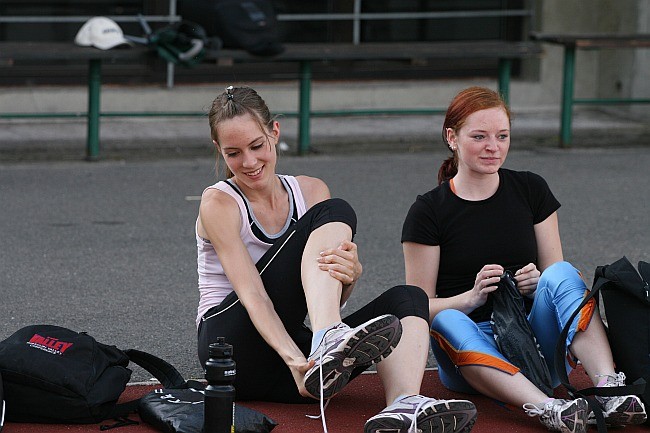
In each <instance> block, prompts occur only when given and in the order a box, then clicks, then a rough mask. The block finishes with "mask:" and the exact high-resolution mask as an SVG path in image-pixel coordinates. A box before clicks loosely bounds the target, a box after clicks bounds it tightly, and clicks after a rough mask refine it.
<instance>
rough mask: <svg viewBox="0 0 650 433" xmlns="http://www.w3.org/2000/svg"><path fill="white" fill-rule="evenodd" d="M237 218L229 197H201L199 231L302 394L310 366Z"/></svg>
mask: <svg viewBox="0 0 650 433" xmlns="http://www.w3.org/2000/svg"><path fill="white" fill-rule="evenodd" d="M240 218H241V217H240V214H239V208H238V206H237V204H236V202H235V201H234V199H233V198H232V197H230V196H228V195H227V194H225V193H223V192H221V191H218V190H214V189H209V190H207V191H206V192H205V193H204V194H203V197H202V199H201V205H200V210H199V223H200V228H201V231H202V232H203V233H205V236H206V238H207V239H209V240H210V242H211V243H212V245H213V247H214V249H215V251H216V252H217V254H218V256H219V259H220V260H221V264H222V266H223V269H224V271H225V273H226V275H227V276H228V279H229V280H230V282H231V284H232V286H233V288H234V290H235V292H236V293H237V296H238V297H239V300H240V302H241V303H242V305H243V306H244V308H246V311H247V312H248V315H249V317H250V318H251V321H252V322H253V324H254V325H255V328H256V329H257V331H258V332H259V333H260V335H261V336H262V338H264V341H266V343H267V344H268V345H269V346H271V347H272V348H273V349H274V350H275V351H276V352H277V353H278V354H279V355H280V357H281V358H282V359H283V360H284V362H285V363H286V364H287V366H288V367H289V368H290V369H291V372H292V374H293V376H294V380H295V381H296V384H297V385H298V387H299V391H300V393H301V394H303V393H304V392H306V391H305V390H304V389H300V388H302V376H304V374H305V372H306V371H307V370H308V368H309V365H308V363H307V360H306V359H305V356H304V355H303V353H302V352H301V351H300V349H299V348H298V346H297V345H296V343H295V342H294V341H293V339H292V338H291V337H290V336H289V334H288V333H287V331H286V329H285V328H284V325H283V324H282V321H281V320H280V318H279V317H278V315H277V312H276V311H275V309H274V307H273V303H272V302H271V300H270V298H269V297H268V294H267V292H266V289H265V288H264V284H263V283H262V279H261V278H260V275H259V272H258V271H257V268H256V267H255V264H254V263H253V260H252V258H251V256H250V254H249V253H248V250H247V249H246V246H245V245H244V243H243V242H242V240H241V238H240V236H239V231H240V228H241V227H240V226H241V220H240ZM303 395H306V394H303Z"/></svg>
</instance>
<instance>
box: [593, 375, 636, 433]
mask: <svg viewBox="0 0 650 433" xmlns="http://www.w3.org/2000/svg"><path fill="white" fill-rule="evenodd" d="M603 376H606V377H607V382H606V383H605V384H604V385H603V387H608V388H609V387H615V386H625V374H623V373H622V372H621V373H618V374H616V375H613V376H612V375H609V374H608V375H603ZM596 400H597V401H598V403H600V407H601V409H602V410H603V416H604V417H605V423H607V425H610V426H622V425H626V424H642V423H644V422H645V420H646V419H647V415H646V412H645V406H644V405H643V402H642V401H641V399H640V398H639V397H637V396H636V395H617V396H612V397H601V396H598V395H597V396H596ZM587 422H588V423H589V424H596V416H595V415H594V413H593V412H590V413H589V419H588V420H587Z"/></svg>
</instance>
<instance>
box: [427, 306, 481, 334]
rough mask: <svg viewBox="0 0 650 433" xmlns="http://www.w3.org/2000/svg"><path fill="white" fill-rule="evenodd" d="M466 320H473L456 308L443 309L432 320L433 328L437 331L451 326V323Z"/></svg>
mask: <svg viewBox="0 0 650 433" xmlns="http://www.w3.org/2000/svg"><path fill="white" fill-rule="evenodd" d="M465 320H470V321H471V319H470V318H469V317H468V316H467V315H466V314H465V313H463V312H461V311H458V310H454V309H448V310H442V311H440V312H438V314H436V316H435V317H434V318H433V320H432V321H431V329H432V330H433V331H436V332H441V331H442V330H443V329H445V328H447V327H449V324H450V323H460V322H463V321H465ZM472 323H474V322H472Z"/></svg>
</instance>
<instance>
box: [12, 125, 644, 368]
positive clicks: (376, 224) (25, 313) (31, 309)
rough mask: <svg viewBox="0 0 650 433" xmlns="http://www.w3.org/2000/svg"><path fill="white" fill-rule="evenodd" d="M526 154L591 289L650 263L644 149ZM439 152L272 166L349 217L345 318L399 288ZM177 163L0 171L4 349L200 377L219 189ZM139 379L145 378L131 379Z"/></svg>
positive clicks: (58, 164)
mask: <svg viewBox="0 0 650 433" xmlns="http://www.w3.org/2000/svg"><path fill="white" fill-rule="evenodd" d="M412 121H413V122H415V120H412ZM373 122H374V121H373ZM340 123H343V122H340ZM397 124H398V122H395V123H393V122H391V123H390V124H389V125H388V127H390V128H393V127H396V125H397ZM400 125H401V126H400V129H401V130H402V131H407V130H408V129H407V128H408V126H407V127H406V128H405V127H404V125H402V124H400ZM407 125H408V124H407ZM384 126H385V127H386V124H385V125H384ZM364 128H365V127H364V126H363V125H360V124H359V125H358V127H357V128H352V129H353V130H354V131H357V132H362V131H365V129H364ZM370 129H373V128H370ZM437 129H438V128H437V127H436V128H435V130H437ZM32 132H33V133H34V134H35V135H39V134H40V136H41V137H45V138H49V137H50V136H51V135H52V134H51V132H52V131H47V130H44V129H41V130H40V132H39V133H38V134H36V132H35V131H32ZM601 133H602V130H599V131H597V132H595V133H594V135H598V134H601ZM387 134H388V133H387ZM601 135H602V134H601ZM437 136H438V135H437V132H436V133H435V137H437ZM608 137H609V139H611V140H615V138H616V137H613V136H611V135H608ZM319 139H320V138H319ZM433 141H434V140H430V142H433ZM524 141H525V140H520V139H517V138H516V139H514V142H513V147H512V150H511V152H510V155H509V157H508V161H507V162H506V167H509V168H514V169H526V170H532V171H535V172H537V173H540V174H541V175H543V176H544V177H545V178H546V179H547V180H548V182H549V184H550V186H551V188H552V189H553V191H554V192H555V194H556V196H557V197H558V199H559V200H560V202H561V203H562V204H563V206H562V208H561V209H560V226H561V234H562V237H563V243H564V254H565V257H566V258H567V259H568V260H570V261H572V262H573V263H574V264H575V265H576V266H577V267H578V268H579V269H581V270H582V271H583V272H584V274H585V276H586V278H587V279H588V280H589V281H590V280H591V278H592V276H593V271H594V269H595V267H596V266H597V265H602V264H606V263H611V262H612V261H614V260H617V259H618V258H620V257H621V256H622V255H627V256H628V257H629V258H630V259H631V260H632V261H633V262H636V261H638V260H644V261H650V250H649V249H648V245H650V230H649V229H648V227H649V223H650V217H649V215H650V212H649V211H650V205H649V202H648V200H647V198H646V196H647V191H648V190H650V174H649V171H648V167H650V147H648V146H637V147H627V146H623V145H622V144H623V143H624V142H622V141H619V142H616V143H615V144H616V145H615V146H610V147H591V146H581V147H579V148H574V149H557V148H555V147H553V146H543V145H540V146H537V147H534V146H527V145H523V142H524ZM436 142H437V141H436ZM520 143H522V145H520ZM625 144H631V143H625ZM441 148H442V145H436V146H435V150H434V146H433V145H431V148H425V149H424V150H421V149H420V148H419V147H418V148H416V147H410V146H402V145H400V143H399V142H398V141H395V142H394V146H392V147H390V149H391V150H392V152H373V151H369V150H368V148H367V147H363V146H359V147H358V148H357V150H364V151H363V152H353V153H349V152H342V151H335V150H334V151H332V150H331V149H328V151H323V152H322V153H321V154H319V155H310V156H307V157H295V156H291V155H285V156H283V157H282V158H281V162H280V167H279V171H281V172H285V173H290V174H301V173H305V174H310V175H313V176H317V177H321V178H323V179H324V180H325V181H326V182H327V183H328V184H329V185H330V188H331V190H332V192H333V194H334V195H335V196H339V197H342V198H345V199H346V200H348V201H349V202H350V203H351V204H352V205H353V206H354V207H355V209H356V210H357V212H358V216H359V230H358V235H357V238H356V241H357V243H358V245H359V248H360V257H361V260H362V262H363V264H364V275H363V277H362V280H361V281H360V282H359V284H358V287H357V289H356V292H355V294H353V297H352V299H351V301H350V303H349V307H348V308H349V310H348V311H350V312H351V311H354V310H355V309H356V308H358V307H359V306H360V305H361V304H363V303H364V302H366V301H368V300H369V299H370V298H372V297H373V296H375V295H376V294H377V293H378V292H381V291H383V290H385V289H386V288H388V287H390V286H392V285H394V284H398V283H401V282H402V281H403V265H402V255H401V245H400V242H399V239H400V231H401V224H402V221H403V218H404V216H405V214H406V211H407V209H408V207H409V206H410V204H411V203H412V202H413V200H414V199H415V197H416V195H417V194H418V193H422V192H425V191H427V190H429V189H430V188H432V187H433V186H434V183H435V173H436V171H437V168H438V166H439V164H440V162H441V160H442V159H443V158H444V157H446V153H444V152H443V151H442V149H441ZM418 149H419V150H420V151H415V150H418ZM145 153H146V152H145ZM179 153H180V155H181V157H176V158H171V159H169V158H168V159H155V160H154V159H147V158H143V157H138V158H136V157H135V156H134V157H131V158H129V157H126V158H124V157H122V158H121V159H116V160H106V161H101V162H97V163H87V162H83V161H81V160H76V161H61V160H60V159H61V158H55V159H57V160H51V159H50V160H49V161H40V162H35V161H16V160H15V159H12V160H11V161H9V160H8V159H6V160H4V161H2V162H0V233H2V235H1V236H0V238H1V239H2V241H1V245H2V247H1V249H0V299H2V302H1V303H0V338H5V337H7V336H8V335H10V334H11V333H12V332H13V331H15V330H17V329H19V328H20V327H22V326H25V325H29V324H34V323H52V324H57V325H61V326H66V327H70V328H72V329H75V330H79V331H81V330H83V331H87V332H89V333H90V334H91V335H93V336H95V337H96V338H97V339H99V340H100V341H103V342H106V343H111V344H115V345H117V346H119V347H123V348H128V347H135V348H139V349H142V350H146V351H149V352H152V353H154V354H157V355H159V356H161V357H163V358H165V359H167V360H169V361H170V362H171V363H172V364H174V365H175V366H176V367H178V369H179V370H180V371H181V372H182V373H183V375H184V376H186V377H188V378H199V377H201V376H202V372H201V369H200V367H199V365H198V362H197V360H196V344H195V328H194V318H195V313H196V305H197V299H198V291H197V288H196V251H195V241H194V233H193V226H194V222H195V218H196V212H197V207H198V201H197V197H198V196H199V195H200V194H201V191H202V190H203V188H204V187H205V186H206V185H208V184H210V183H212V182H214V180H215V171H214V160H213V158H212V156H211V151H210V150H209V149H207V150H205V149H204V152H199V154H198V155H191V156H190V155H185V153H184V152H179ZM138 155H140V156H142V153H140V154H138ZM235 350H237V349H236V347H235ZM262 361H263V360H260V362H262ZM147 378H148V375H146V374H144V373H143V372H141V371H136V373H135V374H134V376H133V380H134V381H140V380H144V379H147Z"/></svg>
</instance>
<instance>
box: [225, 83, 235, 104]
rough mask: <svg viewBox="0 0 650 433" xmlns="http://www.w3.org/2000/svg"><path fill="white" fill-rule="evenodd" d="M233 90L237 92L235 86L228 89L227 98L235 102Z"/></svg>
mask: <svg viewBox="0 0 650 433" xmlns="http://www.w3.org/2000/svg"><path fill="white" fill-rule="evenodd" d="M233 90H235V88H234V87H233V86H228V87H226V97H227V98H228V100H229V101H232V100H233V97H234V95H233V93H232V91H233Z"/></svg>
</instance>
